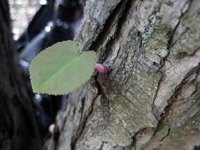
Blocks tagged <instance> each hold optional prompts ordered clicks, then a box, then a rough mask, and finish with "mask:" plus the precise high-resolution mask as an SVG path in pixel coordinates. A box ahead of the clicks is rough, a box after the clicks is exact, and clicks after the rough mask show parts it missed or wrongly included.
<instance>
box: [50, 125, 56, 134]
mask: <svg viewBox="0 0 200 150" xmlns="http://www.w3.org/2000/svg"><path fill="white" fill-rule="evenodd" d="M55 127H56V126H55V124H51V125H50V126H49V132H50V133H51V134H54V132H55Z"/></svg>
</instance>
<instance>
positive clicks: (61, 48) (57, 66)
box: [30, 41, 96, 95]
mask: <svg viewBox="0 0 200 150" xmlns="http://www.w3.org/2000/svg"><path fill="white" fill-rule="evenodd" d="M95 63H96V54H95V52H93V51H87V52H84V53H83V54H81V55H79V54H78V48H77V46H76V44H75V42H73V41H64V42H59V43H56V44H54V45H53V46H51V47H49V48H47V49H45V50H44V51H42V52H41V53H39V54H38V56H36V57H35V58H34V59H33V61H32V63H31V65H30V78H31V84H32V88H33V91H34V92H35V93H42V94H44V93H46V94H52V95H63V94H68V93H69V92H73V91H75V90H76V89H78V88H79V87H80V86H81V85H82V84H84V83H85V82H86V81H87V80H89V79H90V77H91V75H92V74H93V72H94V68H95Z"/></svg>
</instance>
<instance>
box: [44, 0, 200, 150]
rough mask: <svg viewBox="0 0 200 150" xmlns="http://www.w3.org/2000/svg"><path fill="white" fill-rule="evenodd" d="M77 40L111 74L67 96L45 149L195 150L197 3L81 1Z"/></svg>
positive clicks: (199, 130)
mask: <svg viewBox="0 0 200 150" xmlns="http://www.w3.org/2000/svg"><path fill="white" fill-rule="evenodd" d="M84 12H85V15H84V19H83V21H82V26H81V29H80V31H79V33H78V34H77V36H76V38H75V40H76V42H77V43H78V46H79V48H80V51H81V52H82V51H86V50H88V49H90V50H94V51H96V52H97V54H98V62H99V63H102V64H104V65H106V66H107V67H108V69H109V74H108V75H105V76H102V75H95V76H94V77H92V78H91V80H90V81H88V83H87V84H85V85H84V86H83V87H82V88H80V89H79V90H78V91H76V92H74V93H71V94H70V95H69V96H68V97H67V98H66V104H65V106H64V108H63V110H62V111H60V112H59V114H58V116H57V122H56V125H57V126H58V129H59V131H60V134H59V136H58V138H57V139H56V138H52V139H50V140H48V142H47V145H48V149H49V150H51V149H52V150H53V149H54V150H71V149H72V150H75V149H76V150H124V149H125V150H132V149H137V150H138V149H145V150H150V149H161V150H165V149H170V150H177V149H183V150H193V149H200V51H199V50H200V17H199V15H200V1H199V0H165V1H164V0H98V1H95V0H87V2H86V6H85V11H84Z"/></svg>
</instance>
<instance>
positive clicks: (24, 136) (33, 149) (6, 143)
mask: <svg viewBox="0 0 200 150" xmlns="http://www.w3.org/2000/svg"><path fill="white" fill-rule="evenodd" d="M15 52H16V51H15V49H14V44H13V41H12V34H11V25H10V17H9V7H8V3H7V1H6V0H1V1H0V112H1V113H0V149H1V150H40V149H41V140H40V137H39V132H38V129H37V126H36V121H35V118H34V115H33V109H32V106H31V101H30V98H29V97H28V94H27V91H26V88H25V87H26V86H25V84H24V78H23V76H22V70H21V68H20V67H19V65H18V64H17V57H16V54H15Z"/></svg>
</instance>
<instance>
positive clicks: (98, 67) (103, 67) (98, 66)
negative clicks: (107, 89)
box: [95, 64, 108, 75]
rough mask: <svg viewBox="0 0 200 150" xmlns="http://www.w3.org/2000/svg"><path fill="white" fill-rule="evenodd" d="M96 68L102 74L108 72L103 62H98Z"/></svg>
mask: <svg viewBox="0 0 200 150" xmlns="http://www.w3.org/2000/svg"><path fill="white" fill-rule="evenodd" d="M95 70H96V71H97V72H98V73H99V74H102V75H105V74H107V73H108V70H107V68H106V67H105V66H103V65H101V64H96V67H95Z"/></svg>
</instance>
